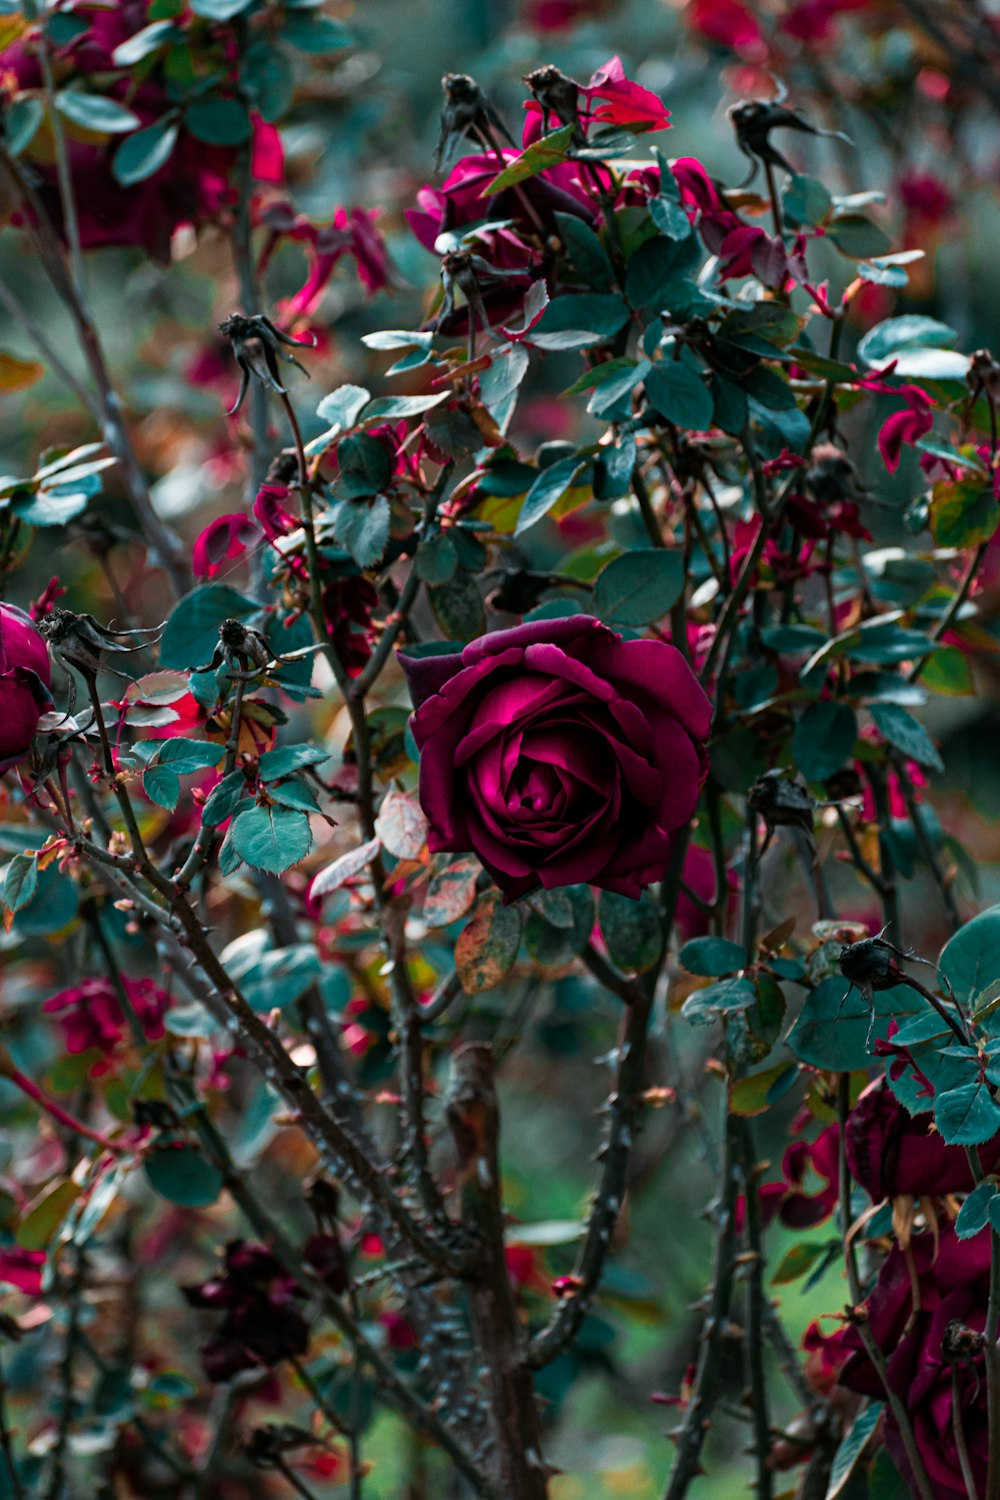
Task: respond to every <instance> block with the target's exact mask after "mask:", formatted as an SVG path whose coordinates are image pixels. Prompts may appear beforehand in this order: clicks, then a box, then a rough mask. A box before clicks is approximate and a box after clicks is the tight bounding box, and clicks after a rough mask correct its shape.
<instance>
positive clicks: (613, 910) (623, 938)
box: [597, 891, 663, 974]
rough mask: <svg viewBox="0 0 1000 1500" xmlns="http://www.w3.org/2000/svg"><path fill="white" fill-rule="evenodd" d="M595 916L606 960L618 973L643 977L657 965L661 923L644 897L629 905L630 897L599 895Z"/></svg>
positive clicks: (661, 948) (661, 930) (661, 933)
mask: <svg viewBox="0 0 1000 1500" xmlns="http://www.w3.org/2000/svg"><path fill="white" fill-rule="evenodd" d="M597 913H598V922H599V923H600V928H601V936H602V937H603V939H604V946H605V947H606V948H607V950H608V957H609V958H610V959H611V962H612V963H613V964H615V965H617V967H618V968H619V969H624V970H626V971H627V972H631V973H636V974H645V973H646V972H647V970H649V969H652V968H653V967H654V966H655V965H656V964H657V963H659V960H660V955H661V954H662V952H663V923H662V922H661V920H660V914H659V912H658V910H657V908H656V906H655V905H654V903H653V902H652V901H651V900H650V899H649V897H648V896H645V895H644V896H640V897H639V899H638V901H633V899H632V897H631V896H620V895H618V894H617V892H615V891H602V892H601V894H600V897H599V899H598V907H597Z"/></svg>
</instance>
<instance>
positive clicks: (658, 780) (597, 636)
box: [401, 615, 712, 900]
mask: <svg viewBox="0 0 1000 1500" xmlns="http://www.w3.org/2000/svg"><path fill="white" fill-rule="evenodd" d="M401 660H402V663H403V667H404V670H405V672H406V675H407V679H408V681H409V685H410V692H411V695H412V697H413V701H414V705H415V707H416V709H417V712H416V714H415V716H414V719H413V734H414V738H415V739H416V741H417V744H418V746H419V748H420V752H421V754H420V801H421V805H422V807H423V809H424V812H425V814H426V816H427V819H428V822H429V824H430V832H429V835H428V846H429V847H430V849H432V850H434V851H442V850H451V851H454V852H463V851H466V850H472V851H474V852H475V853H476V854H477V855H478V856H479V858H480V859H481V861H482V862H483V864H484V865H485V867H486V868H487V869H488V870H489V872H490V874H491V875H492V876H493V878H494V879H495V880H496V882H497V884H498V885H499V886H500V888H501V889H502V890H503V892H504V894H505V895H506V897H507V899H508V900H513V899H514V898H515V897H517V896H523V895H525V894H526V893H527V892H528V891H531V890H533V889H535V888H537V887H538V886H539V885H541V886H543V887H544V888H545V889H546V890H551V889H552V888H553V887H556V886H561V885H575V884H577V883H579V882H584V881H585V882H589V883H590V884H591V885H596V886H599V887H601V888H602V889H603V890H609V891H617V892H618V893H619V894H621V895H624V896H633V897H637V896H639V895H640V894H641V892H642V890H643V888H644V887H645V886H647V885H650V884H651V883H652V882H653V881H655V880H660V879H662V878H663V876H664V875H665V873H666V869H667V862H668V860H669V858H670V849H671V844H672V840H673V836H674V835H675V834H676V833H677V830H678V829H679V828H681V827H683V826H684V824H685V823H686V822H687V821H688V819H689V818H690V817H691V814H692V813H693V811H694V809H695V806H696V804H697V801H698V792H699V789H700V787H701V784H702V782H703V781H704V779H705V775H706V773H707V770H708V760H707V756H706V754H705V740H706V738H707V736H708V731H709V726H710V724H711V717H712V711H711V705H710V703H709V701H708V699H707V697H706V696H705V694H704V692H703V691H702V689H701V688H700V687H699V685H698V682H697V679H696V678H695V676H694V674H693V672H692V671H691V668H690V667H689V666H688V664H687V662H686V661H685V660H684V657H683V656H682V655H681V653H680V651H678V650H677V648H676V647H675V646H671V645H669V644H667V643H666V642H664V641H646V640H636V641H624V640H622V638H621V637H620V636H618V635H616V634H615V633H614V631H612V630H609V629H608V628H607V627H606V626H604V625H602V624H601V623H600V622H599V621H598V620H594V619H591V618H590V617H589V616H588V615H573V616H571V617H570V618H568V619H564V620H540V621H537V622H535V623H532V624H530V625H521V626H517V627H516V628H515V629H513V630H498V631H495V632H494V633H493V634H491V635H487V636H484V637H482V638H481V639H480V640H478V641H473V642H472V643H471V644H470V645H468V646H466V647H465V648H464V650H462V651H461V652H456V653H454V654H447V655H443V656H424V657H415V656H412V655H411V656H407V655H405V654H404V655H402V656H401Z"/></svg>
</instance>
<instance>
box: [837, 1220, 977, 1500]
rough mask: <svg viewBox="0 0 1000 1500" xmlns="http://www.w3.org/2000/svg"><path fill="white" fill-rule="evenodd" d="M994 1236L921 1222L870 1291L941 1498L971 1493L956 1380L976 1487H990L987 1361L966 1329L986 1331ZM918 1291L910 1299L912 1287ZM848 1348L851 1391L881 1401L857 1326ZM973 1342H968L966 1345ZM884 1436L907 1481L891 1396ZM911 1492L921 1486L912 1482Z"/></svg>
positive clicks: (845, 1375)
mask: <svg viewBox="0 0 1000 1500" xmlns="http://www.w3.org/2000/svg"><path fill="white" fill-rule="evenodd" d="M989 1280H990V1236H989V1234H986V1233H983V1234H979V1235H976V1236H975V1237H974V1238H973V1239H970V1240H960V1239H959V1238H958V1236H957V1235H956V1233H955V1230H954V1228H953V1226H952V1225H951V1224H950V1223H949V1222H947V1221H943V1222H942V1223H940V1224H939V1225H938V1227H937V1230H936V1231H932V1230H930V1229H926V1230H922V1231H921V1232H920V1233H918V1234H915V1235H914V1236H913V1238H912V1240H911V1241H910V1246H909V1250H908V1252H904V1251H902V1250H900V1249H899V1248H898V1246H893V1248H892V1250H890V1252H889V1254H888V1255H887V1257H886V1259H885V1262H884V1263H883V1266H882V1269H881V1271H880V1272H879V1275H878V1280H877V1281H876V1283H875V1287H874V1289H873V1291H872V1294H871V1296H870V1297H869V1298H868V1311H869V1320H868V1326H869V1328H870V1330H871V1332H872V1334H873V1336H874V1338H875V1342H876V1343H877V1344H878V1347H879V1348H880V1349H881V1351H882V1353H883V1354H884V1355H885V1357H886V1360H887V1364H888V1381H889V1387H890V1389H891V1390H892V1391H894V1392H895V1393H896V1394H897V1395H898V1396H900V1397H901V1398H902V1401H903V1403H904V1405H905V1407H906V1411H907V1412H908V1414H909V1418H910V1422H911V1424H912V1426H913V1435H914V1438H915V1439H916V1445H917V1451H918V1452H919V1454H920V1457H921V1460H922V1462H923V1465H924V1468H925V1469H926V1471H927V1475H928V1478H929V1479H930V1482H931V1489H932V1490H933V1492H934V1495H935V1497H936V1500H967V1495H966V1489H965V1484H964V1482H963V1480H962V1470H961V1466H960V1463H959V1457H958V1448H957V1446H956V1443H955V1423H954V1406H953V1398H952V1380H953V1378H954V1379H956V1380H957V1382H958V1409H959V1411H960V1412H961V1414H962V1424H963V1428H964V1431H965V1441H966V1445H967V1447H968V1450H969V1460H970V1463H971V1467H972V1475H973V1478H974V1480H975V1481H976V1488H977V1490H978V1492H979V1493H980V1494H982V1493H984V1490H985V1485H986V1462H987V1450H988V1434H987V1425H988V1424H987V1408H986V1368H985V1361H984V1358H983V1352H982V1350H981V1349H977V1348H976V1347H975V1344H976V1340H975V1339H974V1338H973V1339H968V1338H965V1339H963V1334H966V1333H967V1332H968V1331H969V1330H971V1331H972V1333H973V1334H978V1333H982V1331H983V1328H984V1327H985V1325H986V1304H987V1300H988V1298H989ZM915 1285H916V1286H917V1287H918V1288H919V1300H918V1301H917V1303H916V1304H915V1303H914V1295H913V1291H914V1286H915ZM843 1345H844V1347H845V1348H846V1349H848V1350H849V1351H850V1353H849V1356H848V1359H847V1361H846V1363H845V1364H844V1367H843V1370H842V1371H841V1374H840V1383H841V1385H844V1386H846V1387H847V1388H848V1390H852V1391H859V1392H860V1393H861V1394H862V1395H865V1396H872V1397H874V1398H875V1399H876V1400H883V1399H884V1397H885V1391H884V1390H883V1388H882V1383H881V1381H880V1379H879V1375H878V1372H877V1370H876V1369H875V1367H874V1365H873V1364H872V1362H871V1360H870V1359H869V1358H868V1355H867V1354H866V1352H865V1348H864V1345H863V1344H862V1342H861V1335H860V1334H859V1333H858V1330H857V1329H856V1328H848V1329H847V1330H846V1331H845V1333H844V1334H843ZM966 1346H967V1347H966ZM884 1423H885V1443H886V1447H887V1448H888V1450H889V1453H890V1455H891V1457H892V1459H893V1461H894V1463H895V1464H896V1467H897V1468H898V1469H899V1471H900V1473H901V1474H902V1475H903V1477H904V1479H906V1480H907V1481H908V1482H912V1481H911V1480H910V1470H909V1464H908V1462H907V1458H906V1453H905V1450H904V1448H903V1444H902V1440H901V1438H900V1434H899V1427H898V1425H897V1424H896V1420H895V1418H894V1417H893V1414H892V1409H891V1408H890V1407H889V1406H888V1405H886V1408H885V1415H884ZM914 1493H916V1490H915V1489H914Z"/></svg>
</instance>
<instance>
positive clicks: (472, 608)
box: [427, 570, 486, 641]
mask: <svg viewBox="0 0 1000 1500" xmlns="http://www.w3.org/2000/svg"><path fill="white" fill-rule="evenodd" d="M427 597H428V599H429V600H430V605H431V610H432V612H433V615H434V618H435V620H436V621H437V622H438V625H439V626H440V627H441V630H442V633H443V634H444V635H445V636H447V637H448V639H449V641H471V640H474V639H475V637H476V636H477V635H482V633H483V631H484V630H485V629H486V615H485V612H484V610H483V600H482V595H481V594H480V592H479V588H478V585H477V584H476V580H475V579H474V578H473V577H472V575H471V574H470V573H466V572H465V571H464V570H463V571H462V572H459V573H456V574H455V576H454V578H449V580H448V582H447V583H440V584H437V585H436V586H435V587H434V588H429V589H428V590H427Z"/></svg>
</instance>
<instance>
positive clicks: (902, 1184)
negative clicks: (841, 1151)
mask: <svg viewBox="0 0 1000 1500" xmlns="http://www.w3.org/2000/svg"><path fill="white" fill-rule="evenodd" d="M846 1147H847V1162H848V1165H849V1167H850V1169H851V1173H852V1175H853V1176H854V1177H855V1178H856V1180H857V1181H858V1182H860V1184H861V1186H862V1187H863V1188H864V1189H865V1191H866V1192H867V1193H868V1194H870V1196H871V1197H872V1199H873V1200H874V1201H875V1202H876V1203H881V1201H882V1199H883V1198H897V1197H899V1196H900V1195H902V1194H912V1195H913V1197H915V1198H925V1197H930V1196H932V1195H934V1194H938V1193H970V1192H971V1191H972V1189H973V1187H974V1186H975V1184H974V1183H973V1180H972V1173H971V1171H970V1170H969V1161H968V1157H967V1156H966V1154H965V1148H964V1146H949V1145H947V1143H946V1142H945V1141H944V1139H943V1138H942V1136H941V1135H940V1134H939V1132H938V1131H937V1130H935V1129H934V1125H933V1116H932V1115H931V1114H930V1113H927V1114H921V1115H911V1114H910V1112H909V1110H907V1109H904V1107H903V1106H902V1104H900V1102H899V1100H898V1099H897V1098H896V1096H895V1094H894V1093H893V1092H892V1090H891V1089H890V1087H889V1085H888V1084H887V1083H886V1081H885V1079H884V1078H880V1079H877V1080H876V1082H875V1083H872V1084H869V1086H868V1088H866V1089H865V1091H864V1093H863V1094H862V1095H861V1097H860V1098H859V1099H858V1102H857V1103H856V1104H855V1106H854V1108H853V1109H852V1110H851V1113H850V1115H849V1116H848V1120H847V1134H846ZM979 1160H980V1161H981V1162H982V1166H983V1171H984V1172H995V1171H997V1169H998V1167H1000V1135H997V1136H994V1138H993V1140H992V1141H989V1142H988V1143H987V1144H986V1145H985V1146H980V1147H979Z"/></svg>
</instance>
